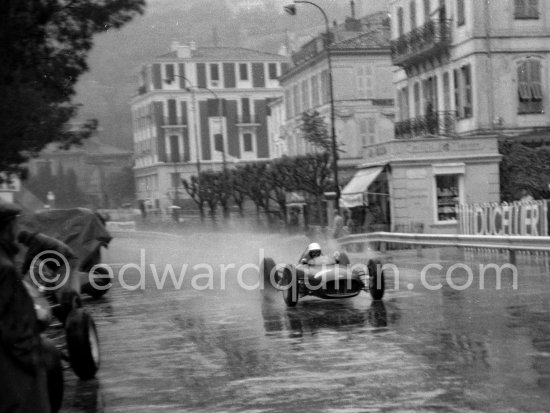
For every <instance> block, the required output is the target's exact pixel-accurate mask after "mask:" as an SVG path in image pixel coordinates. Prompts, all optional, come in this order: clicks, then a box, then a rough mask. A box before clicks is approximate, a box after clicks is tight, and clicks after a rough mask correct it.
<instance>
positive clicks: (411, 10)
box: [410, 0, 416, 31]
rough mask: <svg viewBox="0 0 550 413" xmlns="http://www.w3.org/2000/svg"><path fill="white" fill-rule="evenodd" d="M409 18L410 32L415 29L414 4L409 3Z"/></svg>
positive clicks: (412, 2)
mask: <svg viewBox="0 0 550 413" xmlns="http://www.w3.org/2000/svg"><path fill="white" fill-rule="evenodd" d="M410 13H411V15H410V18H411V31H412V30H414V28H415V27H416V3H415V2H414V0H413V1H411V3H410Z"/></svg>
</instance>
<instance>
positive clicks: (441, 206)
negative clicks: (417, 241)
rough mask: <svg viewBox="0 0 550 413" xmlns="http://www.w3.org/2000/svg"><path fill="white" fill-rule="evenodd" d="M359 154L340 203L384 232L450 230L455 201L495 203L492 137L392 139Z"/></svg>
mask: <svg viewBox="0 0 550 413" xmlns="http://www.w3.org/2000/svg"><path fill="white" fill-rule="evenodd" d="M365 152H366V154H367V162H366V163H364V164H363V165H361V166H360V167H359V170H358V171H357V173H356V175H355V176H354V178H353V179H352V180H351V181H350V182H349V184H348V185H347V186H346V187H345V188H343V190H342V197H341V204H340V205H341V206H342V207H344V208H348V209H349V210H354V209H355V210H357V209H363V210H364V211H365V215H366V216H368V215H369V214H370V215H371V216H372V219H373V220H374V221H373V223H374V222H375V223H377V224H379V226H381V227H382V226H383V224H384V225H386V226H387V227H388V229H389V230H392V231H396V232H424V233H446V234H449V233H450V234H456V233H458V212H459V211H458V207H459V205H462V204H470V203H486V202H499V201H500V184H499V162H500V159H501V156H500V155H499V153H498V145H497V138H496V137H483V138H460V139H451V138H427V139H419V140H407V141H404V140H395V141H391V142H387V143H382V144H378V145H372V146H369V147H367V148H366V151H365ZM368 226H369V225H368V224H365V223H363V230H365V228H366V227H368ZM370 227H371V228H366V230H376V229H377V228H376V226H375V225H373V224H371V225H370Z"/></svg>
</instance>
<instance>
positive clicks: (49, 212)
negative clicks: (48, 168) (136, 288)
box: [20, 208, 112, 298]
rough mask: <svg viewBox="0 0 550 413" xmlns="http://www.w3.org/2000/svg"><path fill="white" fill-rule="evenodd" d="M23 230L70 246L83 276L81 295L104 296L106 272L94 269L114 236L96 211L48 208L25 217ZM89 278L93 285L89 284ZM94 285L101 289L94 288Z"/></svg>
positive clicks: (21, 222)
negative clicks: (102, 250)
mask: <svg viewBox="0 0 550 413" xmlns="http://www.w3.org/2000/svg"><path fill="white" fill-rule="evenodd" d="M20 227H21V229H22V230H26V231H29V232H32V233H35V232H39V233H43V234H46V235H48V236H50V237H53V238H56V239H58V240H59V241H62V242H64V243H65V244H67V245H68V246H69V247H70V248H71V249H72V251H73V252H74V254H75V255H76V256H77V257H78V268H77V269H76V270H77V271H78V272H80V277H81V283H80V286H81V293H85V294H88V295H91V296H92V297H94V298H99V297H101V296H102V295H103V294H105V293H106V292H107V291H108V289H107V288H106V286H107V284H108V283H109V281H110V280H109V279H108V278H102V275H105V273H106V271H105V269H103V268H97V269H95V270H94V274H90V271H91V270H92V268H93V267H94V266H95V265H97V264H100V263H101V249H102V248H107V247H108V246H109V243H110V242H111V239H112V237H111V234H110V233H109V231H107V228H106V227H105V221H104V220H103V218H102V217H101V216H100V215H99V214H98V213H96V212H94V211H92V210H90V209H87V208H73V209H45V210H40V211H37V212H35V213H32V214H28V215H24V216H23V217H22V219H21V220H20ZM90 275H93V276H94V280H95V282H94V283H90ZM94 284H95V285H97V286H100V288H94Z"/></svg>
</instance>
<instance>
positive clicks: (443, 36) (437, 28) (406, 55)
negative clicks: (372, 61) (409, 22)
mask: <svg viewBox="0 0 550 413" xmlns="http://www.w3.org/2000/svg"><path fill="white" fill-rule="evenodd" d="M451 27H452V25H451V20H434V21H429V22H427V23H426V24H424V25H423V26H421V27H418V28H416V29H414V30H413V31H412V32H409V33H407V34H405V35H403V36H401V37H400V38H398V39H397V40H392V42H391V59H392V63H393V64H394V65H397V66H404V67H406V66H411V65H413V64H416V63H418V62H421V61H423V60H425V59H427V58H430V57H436V56H439V55H441V54H443V53H446V52H447V51H448V49H449V47H450V45H451V40H452V39H451Z"/></svg>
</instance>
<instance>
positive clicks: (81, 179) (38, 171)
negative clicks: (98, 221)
mask: <svg viewBox="0 0 550 413" xmlns="http://www.w3.org/2000/svg"><path fill="white" fill-rule="evenodd" d="M132 165H133V156H132V152H130V151H126V150H123V149H120V148H117V147H114V146H111V145H107V144H105V143H103V142H101V141H100V140H99V137H98V136H92V137H90V138H88V139H85V140H84V141H83V142H82V145H73V146H71V147H70V148H69V149H61V148H59V145H58V144H55V143H51V144H49V145H47V146H46V147H45V148H44V149H43V150H42V151H41V152H40V156H39V157H37V158H32V159H31V160H29V162H28V165H27V168H28V172H29V177H30V180H31V181H35V184H36V183H37V182H36V179H37V178H43V177H52V178H59V177H60V176H61V175H64V176H67V175H74V179H75V182H74V184H75V185H76V187H77V188H78V189H79V190H80V191H82V192H83V193H84V194H85V195H86V198H87V201H86V202H87V203H86V204H82V205H79V206H88V207H93V208H113V207H118V206H120V205H116V204H114V203H113V202H114V200H113V199H110V196H109V193H110V190H109V185H108V182H109V179H110V177H112V176H114V175H115V174H118V173H120V172H121V171H122V170H123V168H131V167H132ZM39 182H40V181H39ZM28 183H29V182H24V183H23V184H24V185H27V184H28ZM47 184H48V185H54V182H48V183H47ZM40 189H43V190H44V191H50V192H52V193H53V195H54V196H57V197H59V194H56V193H55V191H56V188H55V187H54V186H51V187H48V188H40ZM36 195H38V194H36Z"/></svg>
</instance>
